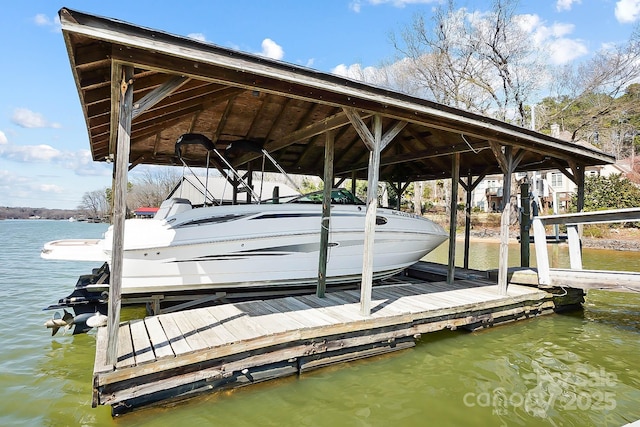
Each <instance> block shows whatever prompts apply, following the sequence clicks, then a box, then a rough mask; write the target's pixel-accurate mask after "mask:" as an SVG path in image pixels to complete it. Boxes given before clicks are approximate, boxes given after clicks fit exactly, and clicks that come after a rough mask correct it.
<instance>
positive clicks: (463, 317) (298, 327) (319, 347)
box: [93, 276, 582, 414]
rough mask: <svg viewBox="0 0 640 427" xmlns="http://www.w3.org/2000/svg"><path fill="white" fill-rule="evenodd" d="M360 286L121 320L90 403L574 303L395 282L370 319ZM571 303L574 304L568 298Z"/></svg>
mask: <svg viewBox="0 0 640 427" xmlns="http://www.w3.org/2000/svg"><path fill="white" fill-rule="evenodd" d="M359 297H360V295H359V290H351V291H339V292H332V293H327V295H326V298H318V297H316V296H315V295H307V296H296V297H285V298H277V299H271V300H261V301H249V302H242V303H234V304H225V305H217V306H212V307H208V308H199V309H193V310H188V311H183V312H176V313H169V314H163V315H158V316H151V317H147V318H145V319H144V320H133V321H130V322H124V323H121V324H120V331H119V334H118V337H119V342H118V358H117V364H116V367H115V369H114V368H113V367H112V366H109V365H107V364H106V357H105V354H106V346H107V332H106V328H101V329H100V330H99V331H98V334H97V348H96V360H95V367H94V396H93V405H94V406H96V405H98V404H100V405H111V406H112V411H113V413H114V414H119V413H123V412H126V411H129V410H131V409H134V408H136V407H140V406H144V405H148V404H152V403H157V402H161V401H165V400H167V399H176V398H184V397H188V396H192V395H194V394H197V393H201V392H205V391H210V390H220V389H224V388H229V387H237V386H241V385H245V384H250V383H255V382H259V381H264V380H267V379H272V378H277V377H281V376H285V375H292V374H296V373H300V372H304V371H306V370H310V369H314V368H318V367H321V366H325V365H329V364H332V363H337V362H342V361H348V360H353V359H357V358H362V357H368V356H372V355H376V354H381V353H385V352H389V351H394V350H400V349H404V348H408V347H411V346H413V345H414V344H415V339H416V338H418V337H419V336H420V334H422V333H427V332H433V331H438V330H442V329H445V328H449V329H456V328H461V327H464V328H468V329H476V328H480V327H485V326H491V325H493V324H497V323H502V322H506V321H511V320H515V319H520V318H527V317H532V316H536V315H539V314H542V313H547V312H551V311H552V310H555V309H557V308H558V307H559V305H562V304H579V303H580V302H581V301H582V293H581V292H580V293H579V295H577V296H576V295H570V296H569V299H567V296H564V297H563V298H564V299H565V300H564V301H560V299H559V298H558V297H557V296H554V295H553V294H552V293H551V292H545V291H541V290H539V289H536V288H532V287H525V286H517V285H513V286H510V287H509V292H508V295H507V296H504V295H500V294H499V293H498V290H497V286H496V284H495V283H492V282H489V281H479V280H474V281H471V280H456V281H455V282H454V283H453V285H448V284H447V283H445V282H436V283H427V282H424V281H420V280H418V279H414V278H410V277H403V276H400V277H398V278H395V279H393V280H391V281H390V282H388V284H384V285H381V286H377V287H374V289H373V296H372V305H371V308H372V312H371V316H368V317H365V316H362V315H361V314H360V304H359ZM572 298H573V299H572Z"/></svg>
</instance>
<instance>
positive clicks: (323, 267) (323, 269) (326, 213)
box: [316, 131, 334, 298]
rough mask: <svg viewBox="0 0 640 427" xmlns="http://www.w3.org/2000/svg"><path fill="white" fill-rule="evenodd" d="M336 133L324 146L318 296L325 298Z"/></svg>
mask: <svg viewBox="0 0 640 427" xmlns="http://www.w3.org/2000/svg"><path fill="white" fill-rule="evenodd" d="M333 155H334V132H333V131H329V132H327V133H326V139H325V145H324V191H323V194H322V219H321V220H320V257H319V261H318V287H317V289H316V295H317V296H318V297H319V298H323V297H324V292H325V290H326V283H327V254H328V250H329V229H330V226H331V224H330V222H331V190H332V187H333Z"/></svg>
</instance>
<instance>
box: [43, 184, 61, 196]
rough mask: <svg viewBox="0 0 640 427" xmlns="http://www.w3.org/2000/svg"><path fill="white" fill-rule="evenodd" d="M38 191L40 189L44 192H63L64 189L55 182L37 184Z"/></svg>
mask: <svg viewBox="0 0 640 427" xmlns="http://www.w3.org/2000/svg"><path fill="white" fill-rule="evenodd" d="M37 189H38V191H42V192H44V193H57V194H60V193H62V192H64V189H63V188H62V187H60V186H59V185H55V184H39V185H38V186H37Z"/></svg>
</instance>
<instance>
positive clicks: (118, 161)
mask: <svg viewBox="0 0 640 427" xmlns="http://www.w3.org/2000/svg"><path fill="white" fill-rule="evenodd" d="M132 107H133V67H128V66H125V67H123V77H122V82H121V83H120V101H119V114H118V136H117V138H118V139H117V147H116V153H115V162H114V168H115V185H114V190H115V191H114V192H113V201H114V209H113V244H112V249H111V266H110V267H111V274H110V278H109V313H108V320H107V335H108V338H107V359H106V360H107V364H108V365H111V366H115V364H116V362H117V360H118V329H119V324H120V305H121V301H122V295H121V294H122V292H121V291H122V263H123V258H124V249H123V244H124V221H125V217H126V214H127V203H126V200H127V175H128V170H129V168H128V166H129V149H130V140H131V116H132Z"/></svg>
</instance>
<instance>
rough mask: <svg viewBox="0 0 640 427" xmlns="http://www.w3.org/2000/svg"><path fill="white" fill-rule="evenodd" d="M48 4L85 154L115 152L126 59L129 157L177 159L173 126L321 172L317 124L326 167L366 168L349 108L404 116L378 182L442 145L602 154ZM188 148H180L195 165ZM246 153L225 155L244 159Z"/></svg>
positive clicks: (392, 121) (440, 172)
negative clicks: (258, 147) (328, 147)
mask: <svg viewBox="0 0 640 427" xmlns="http://www.w3.org/2000/svg"><path fill="white" fill-rule="evenodd" d="M59 15H60V22H61V24H62V32H63V34H64V39H65V43H66V46H67V50H68V54H69V60H70V62H71V67H72V70H73V75H74V78H75V82H76V86H77V89H78V93H79V95H80V102H81V105H82V110H83V113H84V116H85V120H86V125H87V129H88V133H89V142H90V147H91V153H92V156H93V159H94V160H95V161H106V160H107V159H109V158H110V157H111V158H112V156H113V155H115V154H116V153H115V150H116V145H117V144H116V137H117V136H116V134H117V132H116V129H117V126H118V114H119V110H118V101H119V88H120V83H121V80H122V70H123V67H126V66H132V67H133V69H134V75H133V79H132V81H133V87H134V94H133V107H134V111H133V119H132V124H131V140H130V158H129V163H130V165H131V167H133V166H135V165H137V164H142V163H147V164H160V165H171V164H179V160H178V158H177V157H176V151H175V146H174V144H175V142H176V140H177V139H178V137H180V135H182V134H185V133H200V134H204V135H206V136H207V137H208V138H210V139H211V140H212V141H213V142H214V143H215V144H216V146H217V147H218V148H220V149H224V148H225V147H226V146H228V144H229V143H230V142H232V141H235V140H253V141H256V142H258V143H260V144H263V146H264V148H265V149H266V150H267V151H269V152H270V153H271V154H272V155H273V156H274V157H275V158H276V159H277V160H278V162H279V163H280V164H281V165H282V166H283V168H284V169H285V170H286V171H287V172H290V173H303V174H312V175H320V176H321V175H322V171H323V156H324V144H325V136H324V134H325V133H326V132H327V131H329V130H333V131H334V136H335V160H334V169H335V175H336V176H337V177H341V176H344V177H351V176H353V175H352V174H355V176H357V177H358V178H364V179H366V176H367V164H368V157H369V150H368V149H367V147H366V146H365V144H364V143H363V142H362V140H361V137H360V136H359V133H358V130H357V129H356V127H354V126H353V125H352V124H351V123H352V122H353V121H352V120H350V116H351V118H352V119H353V114H355V115H357V116H358V117H359V118H360V119H361V120H362V121H363V122H364V124H366V125H367V126H368V127H369V128H371V120H372V117H373V116H374V115H378V116H380V117H381V118H382V126H383V129H392V128H394V127H395V126H398V124H399V123H401V124H403V125H404V127H401V126H398V128H399V129H400V128H401V130H400V132H399V134H398V135H397V136H396V137H395V138H394V139H393V141H392V142H391V143H389V144H388V145H387V146H386V148H385V149H384V151H382V154H381V162H380V165H381V166H380V179H382V180H386V181H390V182H407V181H414V180H430V179H438V178H446V177H449V176H451V161H450V156H451V155H452V154H453V153H460V173H461V174H462V175H463V176H464V175H473V176H479V175H484V174H492V173H501V172H502V171H503V170H504V164H502V169H501V165H500V157H501V156H500V153H499V152H500V151H505V147H511V148H510V150H512V151H513V154H514V157H515V158H517V159H518V162H517V164H518V166H517V167H516V168H515V171H526V170H542V169H558V168H565V169H574V168H576V167H578V168H579V167H585V166H591V165H598V164H608V163H613V161H614V158H613V157H612V156H610V155H607V154H605V153H603V152H601V151H599V150H597V149H594V148H593V147H587V146H581V145H578V144H575V143H571V142H567V141H563V140H560V139H557V138H553V137H550V136H548V135H544V134H542V133H538V132H534V131H532V130H529V129H525V128H522V127H519V126H515V125H512V124H508V123H504V122H502V121H499V120H495V119H492V118H488V117H484V116H481V115H478V114H473V113H470V112H467V111H463V110H460V109H456V108H452V107H448V106H444V105H441V104H437V103H434V102H431V101H427V100H424V99H420V98H417V97H413V96H410V95H407V94H404V93H399V92H395V91H393V90H390V89H385V88H381V87H377V86H373V85H370V84H366V83H362V82H359V81H354V80H351V79H347V78H344V77H340V76H337V75H333V74H329V73H324V72H320V71H317V70H313V69H310V68H305V67H301V66H298V65H293V64H290V63H286V62H282V61H276V60H272V59H268V58H264V57H261V56H257V55H253V54H249V53H245V52H240V51H237V50H232V49H228V48H223V47H220V46H216V45H214V44H210V43H205V42H201V41H198V40H194V39H190V38H186V37H181V36H176V35H172V34H168V33H166V32H162V31H158V30H153V29H149V28H143V27H140V26H136V25H133V24H129V23H126V22H122V21H119V20H115V19H108V18H103V17H98V16H94V15H89V14H86V13H81V12H77V11H73V10H70V9H66V8H63V9H61V10H60V12H59ZM197 150H198V148H195V147H191V146H190V147H187V149H186V152H185V155H186V156H187V157H190V158H191V159H190V163H191V164H196V165H201V166H202V165H204V164H205V162H206V156H204V155H201V154H203V153H204V152H198V151H197ZM258 156H259V154H256V153H242V154H237V155H236V156H235V157H233V156H232V157H230V161H231V163H232V164H233V165H234V166H236V167H237V168H240V169H246V168H247V164H248V162H250V161H252V160H255V159H257V157H258ZM496 159H498V161H496ZM503 163H504V162H503Z"/></svg>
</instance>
